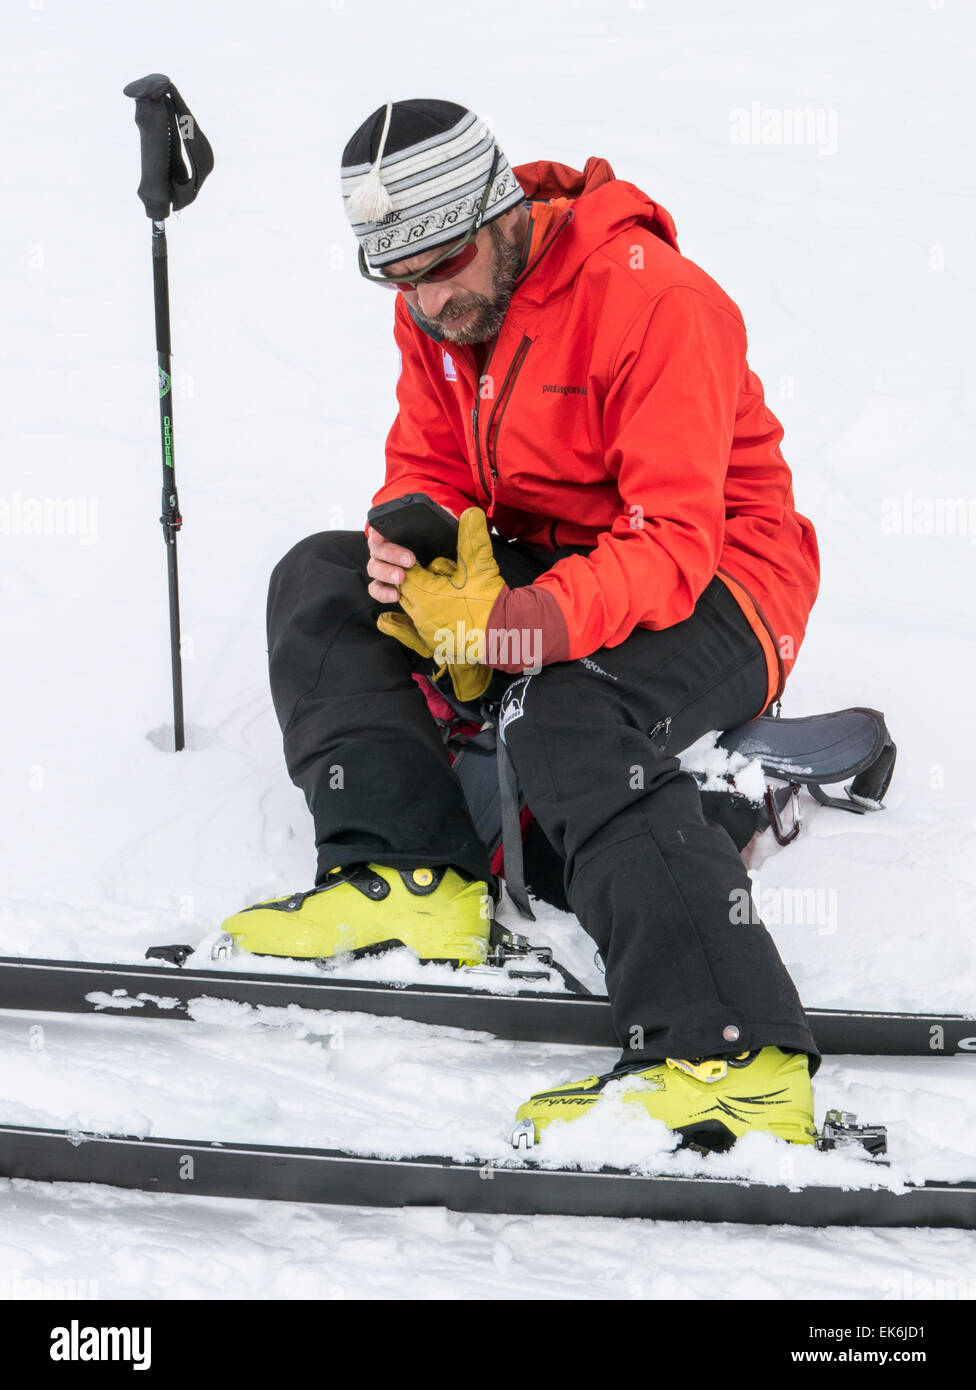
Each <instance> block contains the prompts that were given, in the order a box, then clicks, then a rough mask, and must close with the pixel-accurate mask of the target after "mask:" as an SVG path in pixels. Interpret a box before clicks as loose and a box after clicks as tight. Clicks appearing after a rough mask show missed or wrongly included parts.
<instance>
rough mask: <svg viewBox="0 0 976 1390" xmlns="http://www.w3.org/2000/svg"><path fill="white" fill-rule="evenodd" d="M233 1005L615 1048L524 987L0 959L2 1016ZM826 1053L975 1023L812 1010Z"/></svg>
mask: <svg viewBox="0 0 976 1390" xmlns="http://www.w3.org/2000/svg"><path fill="white" fill-rule="evenodd" d="M201 999H228V1000H233V1001H235V1002H237V1003H242V1004H248V1005H251V1006H254V1007H258V1006H261V1005H266V1006H267V1005H270V1006H278V1007H283V1006H287V1005H290V1004H294V1005H297V1006H299V1007H300V1008H304V1009H314V1010H325V1011H338V1012H355V1013H367V1014H375V1015H378V1016H380V1017H385V1018H402V1019H408V1020H411V1021H414V1022H418V1023H428V1024H437V1025H440V1026H442V1027H451V1028H465V1029H473V1030H475V1031H477V1032H485V1033H492V1034H494V1036H495V1037H497V1038H505V1039H508V1040H509V1041H513V1042H550V1043H572V1044H576V1045H579V1046H586V1047H617V1046H618V1043H617V1039H616V1037H615V1035H614V1032H613V1028H612V1025H611V1019H610V1007H609V1004H608V1002H607V1000H606V998H605V997H603V996H600V995H592V994H575V993H572V992H569V991H567V992H559V993H557V992H540V991H531V990H518V991H517V992H512V993H506V994H501V993H495V992H489V991H487V990H479V989H471V988H467V987H464V986H453V985H436V986H431V985H425V984H408V985H391V984H382V983H379V982H377V981H372V980H343V979H340V978H337V977H335V976H332V975H326V974H323V975H321V976H316V977H310V976H307V975H275V974H267V975H265V974H263V973H262V974H252V973H250V972H245V971H235V970H223V969H214V970H193V969H189V970H188V969H185V968H184V969H176V968H172V967H167V966H155V965H113V964H105V963H100V962H76V961H59V960H35V959H30V958H19V957H14V958H11V957H5V958H0V1009H19V1010H30V1011H32V1012H38V1013H48V1012H50V1013H105V1014H115V1015H127V1016H129V1017H133V1016H135V1017H139V1018H176V1019H189V1018H192V1006H193V1003H194V1001H196V1000H201ZM807 1017H808V1018H809V1020H810V1024H811V1027H812V1029H813V1033H814V1036H815V1038H816V1040H817V1044H818V1046H819V1047H820V1050H821V1051H822V1052H823V1053H824V1054H826V1055H837V1054H843V1053H849V1054H853V1055H862V1056H863V1055H871V1056H905V1057H910V1056H917V1057H923V1056H924V1057H930V1056H939V1055H944V1056H951V1055H954V1054H957V1053H972V1054H976V1019H972V1018H966V1017H964V1016H962V1015H958V1014H938V1013H930V1014H928V1013H917V1014H915V1013H884V1012H870V1011H865V1010H846V1009H816V1008H811V1009H808V1010H807Z"/></svg>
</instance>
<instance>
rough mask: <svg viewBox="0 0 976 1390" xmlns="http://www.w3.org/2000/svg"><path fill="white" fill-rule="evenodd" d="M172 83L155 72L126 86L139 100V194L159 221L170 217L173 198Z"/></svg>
mask: <svg viewBox="0 0 976 1390" xmlns="http://www.w3.org/2000/svg"><path fill="white" fill-rule="evenodd" d="M169 85H170V83H169V78H168V77H164V76H163V74H162V73H159V72H153V73H150V74H149V76H148V77H140V78H139V79H138V81H136V82H130V83H129V85H128V86H127V87H125V88H123V92H124V94H125V96H127V97H134V98H135V103H136V125H137V126H138V127H139V143H140V145H141V149H142V176H141V178H140V180H139V189H138V192H139V197H140V198H141V199H142V201H143V203H144V204H145V208H146V214H147V216H149V217H152V218H154V219H155V220H156V221H157V222H161V221H162V220H163V219H164V218H167V217H168V216H169V212H170V202H171V201H172V200H171V197H170V183H169V165H170V128H169V112H168V111H167V109H166V93H167V91H168V90H169Z"/></svg>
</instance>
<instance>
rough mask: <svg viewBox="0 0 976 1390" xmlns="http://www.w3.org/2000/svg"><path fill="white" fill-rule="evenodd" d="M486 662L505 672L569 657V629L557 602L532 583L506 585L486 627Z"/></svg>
mask: <svg viewBox="0 0 976 1390" xmlns="http://www.w3.org/2000/svg"><path fill="white" fill-rule="evenodd" d="M485 635H486V637H487V646H488V658H489V659H488V663H487V664H488V665H489V666H492V667H494V669H495V670H496V671H505V672H506V673H507V674H508V675H518V674H519V673H520V672H522V671H526V670H538V668H539V667H540V666H551V665H552V664H553V662H556V661H568V660H569V629H568V628H567V626H566V619H565V618H564V617H563V612H562V609H561V608H560V607H559V603H558V602H557V600H556V599H555V598H554V597H553V595H552V594H551V593H550V592H549V591H548V589H542V588H539V587H537V586H536V585H535V584H523V585H522V586H521V587H519V588H517V589H509V588H508V587H507V586H506V587H505V588H504V589H502V591H501V593H500V594H499V595H498V597H497V598H496V599H495V602H494V604H493V605H492V609H491V612H490V614H489V615H488V623H487V625H486V628H485Z"/></svg>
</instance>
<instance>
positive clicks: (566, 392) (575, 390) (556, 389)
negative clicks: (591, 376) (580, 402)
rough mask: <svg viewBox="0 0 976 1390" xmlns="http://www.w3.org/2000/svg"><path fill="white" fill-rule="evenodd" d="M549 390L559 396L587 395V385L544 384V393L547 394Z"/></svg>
mask: <svg viewBox="0 0 976 1390" xmlns="http://www.w3.org/2000/svg"><path fill="white" fill-rule="evenodd" d="M547 391H548V392H550V393H552V394H555V395H557V396H585V395H586V387H585V386H543V388H542V394H543V395H545V394H546V392H547Z"/></svg>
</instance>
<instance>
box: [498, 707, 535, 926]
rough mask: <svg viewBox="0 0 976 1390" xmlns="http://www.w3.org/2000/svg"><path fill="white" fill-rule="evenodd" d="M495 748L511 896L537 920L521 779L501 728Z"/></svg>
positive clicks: (506, 882) (506, 869)
mask: <svg viewBox="0 0 976 1390" xmlns="http://www.w3.org/2000/svg"><path fill="white" fill-rule="evenodd" d="M495 749H496V752H497V755H498V804H499V809H500V810H501V818H502V854H503V855H504V858H505V887H506V888H507V889H508V896H509V897H510V898H511V900H512V902H513V903H514V904H515V906H516V907H517V908H518V910H519V913H520V914H521V916H523V917H526V918H527V919H528V920H529V921H530V922H534V921H535V913H534V912H533V911H532V908H531V906H530V905H529V894H528V891H527V889H526V886H525V864H524V860H523V857H522V818H521V813H520V810H519V783H518V773H517V772H516V771H515V764H514V763H513V762H512V759H511V757H510V756H509V752H508V745H507V744H506V742H505V738H504V735H503V733H502V731H501V730H500V729H499V730H497V733H496V743H495Z"/></svg>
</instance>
